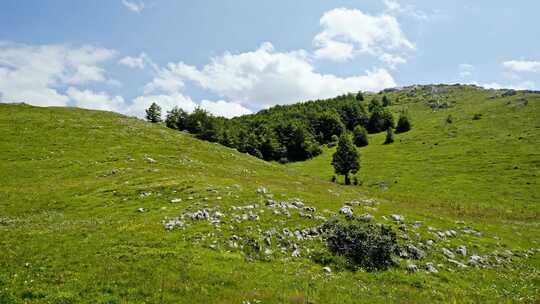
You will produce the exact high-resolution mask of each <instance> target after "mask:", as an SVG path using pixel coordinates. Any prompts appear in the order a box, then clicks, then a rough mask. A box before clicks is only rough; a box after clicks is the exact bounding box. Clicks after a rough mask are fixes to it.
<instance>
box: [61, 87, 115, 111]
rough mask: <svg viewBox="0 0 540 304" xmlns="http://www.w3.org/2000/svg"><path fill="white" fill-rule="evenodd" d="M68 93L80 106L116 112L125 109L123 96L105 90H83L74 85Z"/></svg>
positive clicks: (76, 104)
mask: <svg viewBox="0 0 540 304" xmlns="http://www.w3.org/2000/svg"><path fill="white" fill-rule="evenodd" d="M66 94H67V95H68V96H69V98H70V99H71V100H72V101H73V102H74V104H75V106H77V107H79V108H85V109H94V110H104V111H115V112H122V111H123V110H124V109H125V101H124V98H122V96H114V97H113V96H109V94H107V93H105V92H99V93H96V92H93V91H90V90H84V91H81V90H79V89H77V88H74V87H70V88H68V89H67V91H66Z"/></svg>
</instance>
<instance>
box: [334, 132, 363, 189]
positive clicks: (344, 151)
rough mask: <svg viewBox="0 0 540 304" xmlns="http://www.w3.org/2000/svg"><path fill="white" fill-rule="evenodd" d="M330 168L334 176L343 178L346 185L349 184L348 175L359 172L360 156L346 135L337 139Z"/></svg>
mask: <svg viewBox="0 0 540 304" xmlns="http://www.w3.org/2000/svg"><path fill="white" fill-rule="evenodd" d="M332 166H334V171H335V172H336V174H338V175H344V176H345V184H346V185H350V184H351V180H350V179H349V173H352V174H356V173H357V172H358V170H360V156H359V155H358V152H357V151H356V148H355V146H354V145H353V143H352V141H351V138H350V137H349V135H347V134H346V133H343V134H342V135H341V137H340V138H339V143H338V147H337V150H336V153H334V155H333V156H332Z"/></svg>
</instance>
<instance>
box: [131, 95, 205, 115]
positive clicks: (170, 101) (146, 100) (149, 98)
mask: <svg viewBox="0 0 540 304" xmlns="http://www.w3.org/2000/svg"><path fill="white" fill-rule="evenodd" d="M153 102H155V103H157V104H159V106H160V107H161V110H162V113H165V112H166V111H170V110H171V109H172V108H173V107H175V106H176V107H180V108H182V109H183V110H185V111H187V112H192V111H193V110H194V109H195V108H196V107H197V106H198V105H197V104H196V103H195V102H194V101H193V100H191V98H190V97H189V96H184V95H182V94H181V93H178V92H176V93H171V94H157V95H144V96H139V97H136V98H135V99H134V100H133V101H132V103H131V104H130V105H129V106H126V107H125V108H124V109H123V110H122V111H121V112H122V113H125V114H128V115H133V116H137V117H144V114H145V110H146V109H148V107H150V105H151V104H152V103H153Z"/></svg>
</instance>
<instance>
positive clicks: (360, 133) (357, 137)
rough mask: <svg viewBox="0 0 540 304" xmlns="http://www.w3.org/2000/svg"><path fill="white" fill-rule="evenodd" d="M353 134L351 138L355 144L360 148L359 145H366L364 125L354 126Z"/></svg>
mask: <svg viewBox="0 0 540 304" xmlns="http://www.w3.org/2000/svg"><path fill="white" fill-rule="evenodd" d="M353 136H354V138H353V140H354V145H355V146H357V147H359V148H360V147H364V146H367V145H368V144H369V141H368V133H367V130H366V129H365V128H364V127H362V126H360V125H358V126H356V127H354V131H353Z"/></svg>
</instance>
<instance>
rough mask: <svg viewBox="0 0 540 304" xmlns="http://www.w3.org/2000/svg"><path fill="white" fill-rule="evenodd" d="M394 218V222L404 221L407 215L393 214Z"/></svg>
mask: <svg viewBox="0 0 540 304" xmlns="http://www.w3.org/2000/svg"><path fill="white" fill-rule="evenodd" d="M392 220H393V221H394V222H403V221H404V220H405V217H404V216H403V215H400V214H392Z"/></svg>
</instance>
